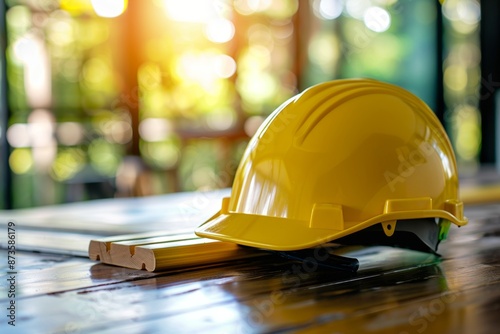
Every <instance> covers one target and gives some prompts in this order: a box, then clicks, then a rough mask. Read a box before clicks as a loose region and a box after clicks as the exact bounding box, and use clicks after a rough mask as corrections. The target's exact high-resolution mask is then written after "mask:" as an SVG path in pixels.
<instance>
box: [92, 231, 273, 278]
mask: <svg viewBox="0 0 500 334" xmlns="http://www.w3.org/2000/svg"><path fill="white" fill-rule="evenodd" d="M264 254H266V253H264V252H262V251H258V250H255V249H249V248H244V247H239V246H238V245H236V244H234V243H230V242H221V241H216V240H212V239H206V238H200V237H198V236H196V235H195V234H194V233H193V232H192V231H180V232H175V233H172V232H171V233H167V232H153V233H141V234H134V235H130V234H129V235H123V236H116V237H109V238H103V239H99V240H91V241H90V244H89V257H90V259H92V260H95V261H100V262H102V263H106V264H112V265H115V266H120V267H126V268H132V269H145V270H147V271H162V270H167V269H172V268H180V267H188V266H196V265H202V264H210V263H216V262H221V261H228V260H237V259H243V258H249V257H255V256H262V255H264Z"/></svg>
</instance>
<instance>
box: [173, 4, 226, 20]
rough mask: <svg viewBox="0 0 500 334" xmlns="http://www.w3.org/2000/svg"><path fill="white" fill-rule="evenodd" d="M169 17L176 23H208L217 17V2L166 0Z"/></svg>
mask: <svg viewBox="0 0 500 334" xmlns="http://www.w3.org/2000/svg"><path fill="white" fill-rule="evenodd" d="M164 1H165V2H164V3H165V9H166V11H167V15H168V16H169V17H170V18H171V19H172V20H174V21H180V22H208V21H209V20H211V19H213V18H215V17H217V16H218V15H217V6H216V2H215V1H209V0H182V1H180V0H164Z"/></svg>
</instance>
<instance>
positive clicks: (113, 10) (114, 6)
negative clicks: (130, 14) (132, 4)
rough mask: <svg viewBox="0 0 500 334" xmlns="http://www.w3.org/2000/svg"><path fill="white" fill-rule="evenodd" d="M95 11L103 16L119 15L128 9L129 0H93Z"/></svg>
mask: <svg viewBox="0 0 500 334" xmlns="http://www.w3.org/2000/svg"><path fill="white" fill-rule="evenodd" d="M91 1H92V7H93V8H94V11H95V13H96V14H97V15H98V16H101V17H117V16H120V15H121V14H123V12H124V11H125V9H127V2H128V0H91Z"/></svg>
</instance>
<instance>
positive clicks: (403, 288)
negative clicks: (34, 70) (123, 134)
mask: <svg viewBox="0 0 500 334" xmlns="http://www.w3.org/2000/svg"><path fill="white" fill-rule="evenodd" d="M466 213H467V215H468V216H469V218H470V219H471V221H470V223H469V225H467V226H465V227H462V228H460V229H458V228H452V229H451V232H450V236H449V240H447V241H446V242H444V243H443V244H442V245H440V248H439V251H440V253H441V255H442V258H441V259H439V258H437V257H435V256H432V255H429V254H425V253H418V252H411V251H405V250H400V249H390V248H386V250H387V251H384V248H377V247H373V248H371V249H369V250H367V249H366V248H365V249H361V248H358V249H356V248H352V249H351V250H350V251H351V252H356V251H358V252H360V253H359V254H358V255H359V257H360V270H359V272H358V273H357V274H351V273H346V272H341V271H335V270H327V269H324V268H319V267H314V266H310V267H307V266H304V264H302V263H298V262H295V261H290V260H287V259H284V258H282V257H279V256H277V255H276V254H272V253H269V254H267V255H266V256H263V257H261V258H251V259H243V260H236V261H232V262H229V263H217V264H207V265H201V266H196V267H190V268H188V269H174V270H170V271H167V272H160V273H149V272H147V271H143V270H132V269H126V268H121V267H114V266H108V265H105V264H96V263H95V262H92V261H90V260H89V259H84V258H77V257H71V256H64V255H57V254H37V253H27V252H19V253H18V254H16V256H17V257H18V260H19V261H18V262H19V268H18V275H17V283H18V291H17V293H18V296H17V297H16V298H17V299H16V302H17V305H18V309H17V310H18V313H17V324H16V329H15V330H16V332H19V333H39V332H42V333H117V332H124V333H182V332H185V333H193V332H197V331H198V332H209V333H210V332H212V333H224V332H226V333H254V332H270V331H275V332H276V331H278V332H299V333H300V332H304V333H317V332H331V333H335V332H339V333H342V332H372V333H435V332H439V333H495V332H496V329H497V328H498V327H499V326H500V317H498V314H499V313H498V312H499V310H500V308H499V307H500V306H499V305H500V206H499V205H497V204H494V205H489V206H480V207H472V208H467V209H466ZM377 250H378V251H377ZM363 251H365V252H366V253H365V254H364V255H363ZM370 252H371V253H370ZM1 254H2V256H3V258H5V256H4V254H5V251H1ZM308 268H309V269H308ZM0 269H2V271H1V274H0V280H1V281H2V282H5V280H6V275H5V273H6V263H0ZM6 296H7V294H6V287H5V285H0V304H1V305H2V308H3V306H4V305H5V303H6V302H8V298H7V297H6ZM11 329H12V328H10V327H7V324H5V323H4V322H2V323H0V333H10V332H12V331H11Z"/></svg>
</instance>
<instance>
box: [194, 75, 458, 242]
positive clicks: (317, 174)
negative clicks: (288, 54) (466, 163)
mask: <svg viewBox="0 0 500 334" xmlns="http://www.w3.org/2000/svg"><path fill="white" fill-rule="evenodd" d="M450 222H451V223H454V224H456V225H458V226H463V225H465V224H467V218H465V217H464V216H463V204H462V202H461V201H460V200H459V199H458V174H457V167H456V162H455V156H454V153H453V150H452V147H451V144H450V141H449V139H448V137H447V135H446V132H445V130H444V129H443V127H442V125H441V123H440V122H439V120H438V118H437V117H436V116H435V115H434V113H433V112H432V110H431V109H430V108H429V107H428V106H427V105H426V104H425V103H424V102H423V101H422V100H420V99H419V98H418V97H416V96H415V95H413V94H411V93H410V92H408V91H406V90H404V89H402V88H400V87H397V86H394V85H391V84H387V83H382V82H379V81H375V80H364V79H346V80H336V81H331V82H326V83H322V84H318V85H316V86H313V87H311V88H309V89H307V90H305V91H304V92H302V93H301V94H298V95H296V96H294V97H292V98H291V99H289V100H288V101H286V102H285V103H283V104H282V105H281V106H280V107H278V108H277V109H276V110H275V111H274V112H273V113H272V114H271V115H270V116H269V117H268V118H267V119H266V120H265V121H264V123H263V124H262V125H261V126H260V128H259V129H258V131H257V132H256V134H255V135H254V136H253V138H252V139H251V140H250V142H249V144H248V147H247V149H246V151H245V153H244V155H243V157H242V160H241V162H240V165H239V167H238V170H237V172H236V175H235V180H234V184H233V188H232V192H231V197H230V198H225V199H223V201H222V208H221V209H220V211H219V212H218V213H217V214H216V215H214V216H213V217H212V218H210V219H209V220H208V221H207V222H205V223H204V224H202V225H201V226H199V227H198V228H197V229H196V234H197V235H198V236H201V237H207V238H213V239H218V240H222V241H231V242H235V243H238V244H241V245H246V246H253V247H258V248H264V249H271V250H280V251H291V250H299V249H304V248H309V247H313V246H317V245H320V244H323V243H326V242H330V241H332V240H337V241H338V240H339V239H340V238H342V239H340V240H348V239H349V237H351V236H353V235H357V234H358V233H359V232H365V235H364V237H362V238H361V239H358V240H369V239H370V238H371V237H375V235H376V231H377V230H378V231H379V232H381V234H382V235H383V237H384V238H386V239H388V240H390V239H394V242H393V243H394V244H397V245H400V246H403V247H404V246H405V244H404V243H405V242H406V241H407V240H408V239H407V238H405V237H404V235H405V233H406V232H411V233H413V234H415V235H417V236H418V237H419V238H420V239H423V240H422V241H423V242H424V243H425V244H426V245H427V246H428V247H429V248H431V249H432V250H436V249H437V244H438V243H439V241H440V240H442V239H444V238H445V237H446V235H447V233H448V228H449V226H450ZM398 226H399V227H400V229H398ZM433 226H434V227H433ZM429 228H430V230H429ZM367 231H368V232H369V233H368V234H366V232H367ZM395 231H396V232H398V231H401V233H400V234H399V235H400V236H402V238H400V239H399V240H398V238H394V235H395Z"/></svg>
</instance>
